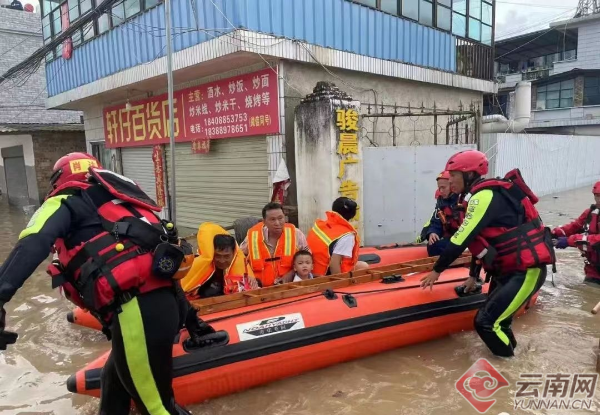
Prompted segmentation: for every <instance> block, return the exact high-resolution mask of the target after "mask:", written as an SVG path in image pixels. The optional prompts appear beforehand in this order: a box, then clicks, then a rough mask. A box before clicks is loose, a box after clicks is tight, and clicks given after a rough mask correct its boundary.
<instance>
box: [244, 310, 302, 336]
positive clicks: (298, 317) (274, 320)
mask: <svg viewBox="0 0 600 415" xmlns="http://www.w3.org/2000/svg"><path fill="white" fill-rule="evenodd" d="M236 327H237V331H238V334H239V336H240V341H246V340H254V339H259V338H261V337H265V336H271V335H273V334H279V333H285V332H288V331H294V330H300V329H303V328H304V320H303V319H302V314H300V313H294V314H286V315H284V316H277V317H269V318H265V319H262V320H256V321H251V322H248V323H243V324H238V325H237V326H236Z"/></svg>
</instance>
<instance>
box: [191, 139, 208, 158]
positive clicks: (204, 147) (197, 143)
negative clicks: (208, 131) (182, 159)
mask: <svg viewBox="0 0 600 415" xmlns="http://www.w3.org/2000/svg"><path fill="white" fill-rule="evenodd" d="M209 151H210V138H198V139H196V140H192V154H208V152H209Z"/></svg>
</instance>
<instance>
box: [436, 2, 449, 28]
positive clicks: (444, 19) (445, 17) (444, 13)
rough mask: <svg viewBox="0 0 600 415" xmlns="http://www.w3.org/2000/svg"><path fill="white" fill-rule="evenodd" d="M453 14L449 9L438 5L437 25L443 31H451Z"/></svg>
mask: <svg viewBox="0 0 600 415" xmlns="http://www.w3.org/2000/svg"><path fill="white" fill-rule="evenodd" d="M451 16H452V12H451V11H450V9H449V8H448V7H444V6H442V5H441V4H439V3H438V5H437V13H436V23H435V25H436V26H437V27H439V28H440V29H442V30H447V31H450V27H451V21H450V19H451Z"/></svg>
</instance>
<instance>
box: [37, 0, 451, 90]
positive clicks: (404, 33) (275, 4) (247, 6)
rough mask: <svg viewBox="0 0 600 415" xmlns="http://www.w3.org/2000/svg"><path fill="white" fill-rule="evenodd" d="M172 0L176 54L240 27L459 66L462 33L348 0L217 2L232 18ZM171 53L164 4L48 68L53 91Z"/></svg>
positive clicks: (206, 0) (202, 1)
mask: <svg viewBox="0 0 600 415" xmlns="http://www.w3.org/2000/svg"><path fill="white" fill-rule="evenodd" d="M172 1H173V19H174V20H173V28H174V29H173V30H174V39H173V43H174V45H173V46H174V50H175V51H180V50H182V49H185V48H188V47H190V46H193V45H197V44H199V43H202V42H206V41H207V40H210V39H213V38H214V37H217V36H220V35H222V34H224V33H227V32H231V31H232V30H233V27H234V26H235V28H245V29H248V30H252V31H257V32H263V33H269V34H273V35H275V36H281V37H286V38H290V39H299V40H304V41H306V42H308V43H312V44H316V45H320V46H325V47H328V48H332V49H338V50H343V51H348V52H353V53H357V54H360V55H366V56H371V57H376V58H381V59H389V60H395V61H401V62H405V63H411V64H415V65H419V66H426V67H431V68H436V69H441V70H444V71H450V72H454V71H455V70H456V58H455V57H456V46H455V39H454V36H452V35H450V34H448V33H444V32H441V31H438V30H435V29H432V28H430V27H426V26H422V25H419V24H417V23H414V22H412V21H408V20H404V19H401V18H399V17H395V16H391V15H388V14H385V13H382V12H380V11H377V10H373V9H370V8H368V7H364V6H361V5H359V4H355V3H351V2H349V1H346V0H213V1H214V2H215V3H216V4H217V6H218V7H219V8H220V9H221V10H222V11H223V13H225V15H226V16H227V18H228V20H229V22H228V21H227V19H225V17H224V16H223V15H222V14H221V13H220V12H219V11H218V10H217V9H216V8H215V7H214V6H213V4H212V3H211V1H210V0H172ZM191 1H195V2H196V10H197V12H198V25H199V27H201V28H206V29H207V30H206V31H198V30H196V29H195V28H196V23H195V19H194V16H193V11H192V7H191ZM230 22H231V23H230ZM232 25H233V26H232ZM210 29H213V30H210ZM223 41H225V42H226V41H228V38H226V37H225V38H224V39H223ZM164 54H165V37H164V5H162V4H161V5H159V6H158V7H156V8H154V9H152V10H150V11H148V12H146V13H144V14H142V15H140V16H138V17H137V18H135V19H133V20H131V21H128V22H126V23H125V24H123V25H121V26H119V27H117V28H115V29H113V30H111V31H109V32H107V33H104V34H103V35H101V36H99V37H96V38H94V39H93V40H92V41H90V42H88V43H86V44H85V45H83V46H81V47H79V48H77V49H76V50H75V51H74V53H73V56H72V58H71V59H70V60H64V59H62V58H58V59H56V60H54V61H52V62H51V63H49V64H48V65H46V82H47V84H48V94H49V95H50V96H54V95H57V94H60V93H62V92H65V91H68V90H70V89H73V88H76V87H78V86H81V85H85V84H87V83H90V82H93V81H95V80H98V79H100V78H103V77H105V76H108V75H111V74H114V73H116V72H119V71H122V70H124V69H127V68H131V67H133V66H136V65H141V64H144V63H147V62H151V61H152V60H154V59H156V58H159V57H161V56H164Z"/></svg>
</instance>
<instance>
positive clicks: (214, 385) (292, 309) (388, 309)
mask: <svg viewBox="0 0 600 415" xmlns="http://www.w3.org/2000/svg"><path fill="white" fill-rule="evenodd" d="M469 261H470V257H462V258H459V259H458V260H457V261H456V262H455V264H454V265H455V267H454V268H451V269H449V270H447V271H445V272H444V273H443V274H442V275H441V277H440V279H439V280H438V282H436V284H435V286H434V287H433V290H432V291H430V290H429V289H427V290H423V289H421V287H420V278H422V277H423V276H424V275H425V272H427V271H429V270H430V269H431V266H432V260H431V259H429V258H427V259H421V260H417V261H412V262H409V263H403V264H398V265H391V266H387V267H382V268H380V269H370V270H365V271H358V272H355V273H346V274H338V275H334V276H328V277H320V278H316V279H313V280H307V281H302V282H298V283H291V284H285V285H280V286H274V287H269V288H264V289H260V290H254V291H248V292H243V293H237V294H231V295H227V296H221V297H212V298H207V299H204V300H197V301H194V302H193V303H194V306H195V307H196V308H198V310H199V313H200V315H202V318H203V319H204V320H205V321H207V322H208V323H210V324H211V325H212V326H213V327H214V328H215V330H219V331H225V332H226V333H227V334H228V343H227V342H226V341H225V342H223V343H221V344H219V345H213V346H206V347H203V348H200V349H196V350H192V349H189V348H188V347H186V339H187V338H188V334H187V332H186V331H185V330H182V331H181V333H180V334H179V336H178V338H177V339H175V346H174V350H173V355H174V362H173V364H174V379H173V388H174V392H175V398H176V400H177V402H179V403H180V404H182V405H189V404H193V403H199V402H202V401H205V400H207V399H211V398H216V397H219V396H223V395H228V394H231V393H234V392H237V391H241V390H244V389H248V388H251V387H255V386H258V385H262V384H265V383H269V382H273V381H276V380H278V379H282V378H286V377H290V376H295V375H298V374H301V373H304V372H308V371H311V370H316V369H319V368H323V367H327V366H331V365H334V364H337V363H341V362H345V361H349V360H353V359H357V358H361V357H364V356H369V355H373V354H376V353H381V352H383V351H386V350H390V349H394V348H398V347H402V346H406V345H410V344H415V343H420V342H425V341H428V340H432V339H435V338H439V337H443V336H447V335H449V334H451V333H456V332H460V331H462V330H472V329H473V318H474V315H475V312H476V310H477V309H478V308H479V307H480V306H481V305H482V304H483V303H484V301H485V300H486V297H487V295H486V294H485V293H486V291H487V285H484V287H483V290H482V292H480V293H477V294H470V295H467V296H461V297H459V296H458V295H457V293H456V291H455V287H456V286H458V285H460V284H461V283H462V282H463V281H464V280H465V279H466V278H467V277H468V273H469V270H468V268H466V267H465V265H468V263H469ZM456 266H458V267H456ZM535 300H536V297H534V298H533V299H532V301H530V304H531V303H534V302H535ZM522 312H523V309H522V310H520V312H519V314H521V313H522ZM108 355H109V354H108V352H107V353H105V354H104V355H102V356H100V357H99V358H97V359H96V360H94V361H92V362H91V363H90V364H88V365H87V366H86V367H85V368H83V369H81V370H80V371H78V372H77V373H76V374H74V375H72V376H71V377H70V378H69V380H68V382H67V388H68V390H69V391H71V392H74V393H78V394H85V395H92V396H96V397H97V396H99V393H100V377H101V371H102V367H103V365H104V363H105V362H106V359H107V358H108Z"/></svg>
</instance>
